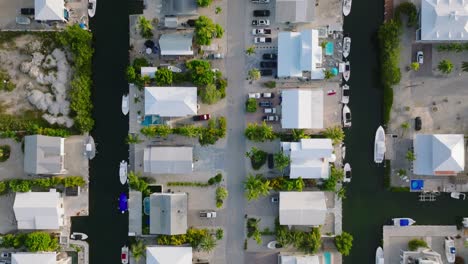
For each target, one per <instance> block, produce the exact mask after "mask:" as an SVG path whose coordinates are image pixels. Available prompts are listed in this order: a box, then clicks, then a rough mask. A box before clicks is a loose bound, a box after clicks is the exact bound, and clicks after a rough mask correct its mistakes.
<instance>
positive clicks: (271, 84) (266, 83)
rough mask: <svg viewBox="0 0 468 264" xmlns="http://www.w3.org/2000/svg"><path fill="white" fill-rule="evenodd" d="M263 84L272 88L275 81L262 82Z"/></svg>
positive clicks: (274, 86) (274, 85)
mask: <svg viewBox="0 0 468 264" xmlns="http://www.w3.org/2000/svg"><path fill="white" fill-rule="evenodd" d="M263 86H265V87H267V88H270V89H273V88H276V82H275V81H268V82H265V83H263Z"/></svg>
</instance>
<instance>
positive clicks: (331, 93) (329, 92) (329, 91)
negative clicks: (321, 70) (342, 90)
mask: <svg viewBox="0 0 468 264" xmlns="http://www.w3.org/2000/svg"><path fill="white" fill-rule="evenodd" d="M335 94H336V91H335V90H328V91H327V95H335Z"/></svg>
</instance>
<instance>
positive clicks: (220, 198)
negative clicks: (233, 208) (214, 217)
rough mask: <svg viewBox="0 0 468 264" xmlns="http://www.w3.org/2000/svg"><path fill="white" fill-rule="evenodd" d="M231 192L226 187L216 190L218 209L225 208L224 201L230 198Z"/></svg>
mask: <svg viewBox="0 0 468 264" xmlns="http://www.w3.org/2000/svg"><path fill="white" fill-rule="evenodd" d="M228 195H229V192H228V190H227V189H226V188H224V187H221V186H220V187H218V188H216V207H217V208H221V207H223V204H224V200H226V198H227V197H228Z"/></svg>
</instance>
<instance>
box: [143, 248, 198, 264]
mask: <svg viewBox="0 0 468 264" xmlns="http://www.w3.org/2000/svg"><path fill="white" fill-rule="evenodd" d="M146 264H192V248H191V247H164V246H148V247H146Z"/></svg>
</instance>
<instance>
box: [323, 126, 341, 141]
mask: <svg viewBox="0 0 468 264" xmlns="http://www.w3.org/2000/svg"><path fill="white" fill-rule="evenodd" d="M323 135H324V136H325V137H326V138H329V139H331V140H332V141H333V144H334V145H337V144H340V143H341V142H342V141H343V140H344V138H345V134H344V132H343V129H342V128H341V126H334V127H327V128H326V129H325V131H324V132H323Z"/></svg>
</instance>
